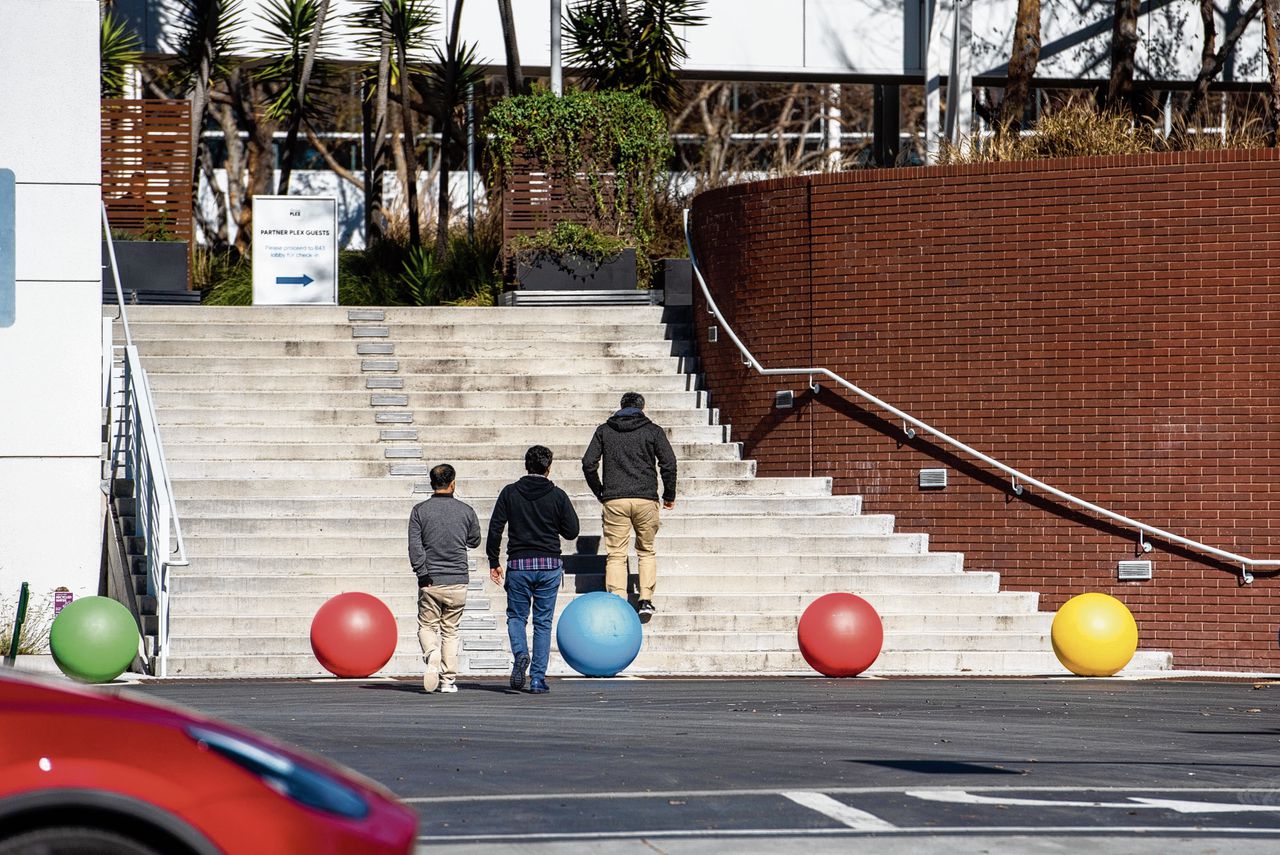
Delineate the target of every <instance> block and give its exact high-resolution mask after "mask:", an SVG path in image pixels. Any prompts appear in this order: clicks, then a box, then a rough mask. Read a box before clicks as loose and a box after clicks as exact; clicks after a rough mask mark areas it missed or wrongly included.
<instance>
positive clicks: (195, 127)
mask: <svg viewBox="0 0 1280 855" xmlns="http://www.w3.org/2000/svg"><path fill="white" fill-rule="evenodd" d="M169 9H170V10H171V11H170V14H171V15H172V21H171V23H172V24H173V26H174V28H175V30H176V33H177V35H176V39H175V41H176V48H177V50H176V54H177V62H176V63H175V65H174V69H173V79H174V81H175V82H176V83H177V84H178V88H180V89H182V90H183V91H186V92H189V93H190V96H189V97H190V98H191V150H192V152H193V156H192V159H193V161H194V164H193V169H192V176H191V180H192V184H193V186H194V187H195V188H196V189H197V190H199V186H200V185H199V180H200V159H201V156H202V150H201V146H200V132H201V131H202V130H203V129H204V121H205V116H206V114H207V113H208V110H209V90H210V88H211V87H212V86H213V85H214V84H216V83H217V82H218V81H220V80H225V79H226V78H227V76H228V75H229V74H230V73H231V70H232V63H231V57H232V55H233V54H234V53H235V52H236V42H235V37H236V31H237V30H238V29H239V27H240V11H241V0H173V3H172V5H171V6H170V7H169Z"/></svg>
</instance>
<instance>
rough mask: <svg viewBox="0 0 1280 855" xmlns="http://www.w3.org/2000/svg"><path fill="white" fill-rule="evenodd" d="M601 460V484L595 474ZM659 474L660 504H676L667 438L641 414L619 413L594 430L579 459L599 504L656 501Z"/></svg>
mask: <svg viewBox="0 0 1280 855" xmlns="http://www.w3.org/2000/svg"><path fill="white" fill-rule="evenodd" d="M601 457H603V458H604V483H601V481H600V475H599V473H598V472H597V471H596V470H597V468H598V467H599V465H600V458H601ZM655 461H656V462H657V469H658V470H661V472H662V500H663V501H664V502H674V501H675V500H676V453H675V452H674V451H672V450H671V443H670V442H668V441H667V434H666V431H664V430H663V429H662V428H660V427H658V426H657V425H655V424H654V423H653V422H651V421H649V417H648V416H646V415H645V414H644V411H643V410H638V409H636V408H634V407H628V408H626V409H624V410H618V412H616V413H614V414H613V415H612V416H610V417H609V420H608V421H607V422H605V423H604V424H602V425H600V427H598V428H596V432H595V435H594V436H592V437H591V444H590V445H588V446H587V453H586V454H584V455H583V457H582V474H583V475H585V476H586V479H587V486H588V487H590V488H591V492H593V493H595V494H596V498H597V499H599V500H600V501H602V502H607V501H609V500H610V499H648V500H650V501H653V502H656V501H658V475H657V472H656V471H655V469H654V462H655Z"/></svg>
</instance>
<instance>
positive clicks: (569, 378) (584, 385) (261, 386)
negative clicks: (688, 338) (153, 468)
mask: <svg viewBox="0 0 1280 855" xmlns="http://www.w3.org/2000/svg"><path fill="white" fill-rule="evenodd" d="M394 358H395V357H394V356H367V357H361V359H362V360H363V359H394ZM372 376H374V375H371V374H369V373H366V372H363V371H361V370H360V365H359V363H357V362H353V363H352V364H351V366H350V368H349V369H348V370H347V371H346V372H343V373H341V374H316V373H313V372H306V373H300V372H291V373H289V374H237V375H221V374H218V375H205V374H170V373H168V372H166V371H164V370H163V363H161V364H160V365H158V366H157V367H156V369H155V370H151V371H148V372H147V379H148V381H149V382H150V383H151V388H152V390H153V391H156V392H161V391H170V390H182V389H189V390H193V391H197V392H208V391H217V390H229V391H241V390H242V391H275V390H292V389H300V390H304V391H310V392H317V393H320V392H324V393H327V392H353V391H361V390H364V389H366V388H367V387H366V385H365V383H366V381H367V380H369V379H370V377H372ZM393 376H396V377H400V378H401V379H403V380H404V381H405V383H406V385H408V384H412V389H413V390H414V391H417V392H430V391H439V392H576V393H586V392H599V391H601V390H610V389H618V388H620V385H619V384H620V378H618V377H614V376H604V375H600V376H593V375H589V374H413V375H403V374H401V373H400V372H396V374H395V375H393ZM626 382H627V383H628V384H629V385H628V386H627V389H626V391H633V392H639V393H640V394H642V395H645V396H646V397H648V396H651V395H653V394H654V393H657V392H683V391H690V390H692V389H693V388H694V385H695V380H694V378H693V377H691V376H690V375H687V374H645V375H632V376H630V377H628V378H627V379H626ZM614 397H615V401H614V403H615V404H616V403H617V400H616V398H618V397H620V395H615V396H614Z"/></svg>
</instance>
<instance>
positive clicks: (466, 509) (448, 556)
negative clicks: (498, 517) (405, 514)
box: [409, 493, 480, 587]
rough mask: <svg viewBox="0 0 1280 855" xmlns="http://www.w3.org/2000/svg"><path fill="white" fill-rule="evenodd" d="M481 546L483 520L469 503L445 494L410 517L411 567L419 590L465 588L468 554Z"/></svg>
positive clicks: (423, 504)
mask: <svg viewBox="0 0 1280 855" xmlns="http://www.w3.org/2000/svg"><path fill="white" fill-rule="evenodd" d="M479 545H480V520H478V519H476V512H475V511H474V510H473V509H472V507H471V506H470V505H468V504H467V503H466V502H461V501H459V500H457V499H455V498H454V497H453V496H448V495H445V494H442V493H436V494H434V495H432V497H431V498H430V499H427V500H426V501H425V502H419V503H418V504H416V505H414V506H413V511H412V512H410V514H409V563H410V564H411V565H413V572H414V573H416V574H417V575H418V586H419V587H425V586H427V585H465V584H467V581H468V579H469V578H470V569H471V562H470V561H469V560H468V558H467V550H468V549H475V548H476V547H477V546H479Z"/></svg>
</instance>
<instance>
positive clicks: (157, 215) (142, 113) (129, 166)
mask: <svg viewBox="0 0 1280 855" xmlns="http://www.w3.org/2000/svg"><path fill="white" fill-rule="evenodd" d="M191 169H192V161H191V102H190V101H186V100H182V101H178V100H172V101H171V100H156V99H147V100H127V99H123V98H107V99H103V101H102V198H103V199H104V200H105V201H106V203H107V215H108V216H109V217H110V220H111V228H112V229H113V230H115V229H119V230H122V231H127V232H133V233H135V234H136V233H140V232H142V230H143V229H144V228H146V227H147V226H149V225H150V226H153V227H155V226H160V225H163V226H164V227H165V228H166V229H168V230H169V231H170V232H172V233H173V234H174V235H175V236H177V237H178V238H179V239H180V240H185V241H188V242H190V241H191V239H192V223H191V218H192V208H191V205H192V199H191Z"/></svg>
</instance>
